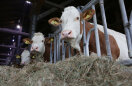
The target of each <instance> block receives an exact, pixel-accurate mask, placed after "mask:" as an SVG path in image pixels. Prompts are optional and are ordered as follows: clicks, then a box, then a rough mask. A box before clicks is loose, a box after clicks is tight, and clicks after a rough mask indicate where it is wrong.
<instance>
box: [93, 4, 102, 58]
mask: <svg viewBox="0 0 132 86" xmlns="http://www.w3.org/2000/svg"><path fill="white" fill-rule="evenodd" d="M92 9H94V10H95V6H94V5H92ZM95 11H96V10H95ZM93 22H94V28H95V31H94V32H95V39H96V50H97V55H98V57H101V51H100V42H99V34H98V28H97V18H96V13H95V14H94V15H93Z"/></svg>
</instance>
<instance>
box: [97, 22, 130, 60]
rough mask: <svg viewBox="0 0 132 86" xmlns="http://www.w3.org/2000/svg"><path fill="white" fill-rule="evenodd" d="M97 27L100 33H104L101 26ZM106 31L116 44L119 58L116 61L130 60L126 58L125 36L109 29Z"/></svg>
mask: <svg viewBox="0 0 132 86" xmlns="http://www.w3.org/2000/svg"><path fill="white" fill-rule="evenodd" d="M97 27H98V29H99V30H100V31H102V32H103V33H104V28H103V26H102V25H99V24H98V25H97ZM107 31H108V34H110V35H112V36H113V37H114V38H115V40H116V42H117V44H118V47H119V49H120V56H119V58H118V59H117V60H126V59H130V58H129V56H128V47H127V43H126V37H125V35H124V34H122V33H119V32H116V31H114V30H111V29H109V28H108V29H107Z"/></svg>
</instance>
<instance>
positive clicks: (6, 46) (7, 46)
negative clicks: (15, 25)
mask: <svg viewBox="0 0 132 86" xmlns="http://www.w3.org/2000/svg"><path fill="white" fill-rule="evenodd" d="M0 47H5V48H16V47H14V46H13V45H3V44H2V45H0Z"/></svg>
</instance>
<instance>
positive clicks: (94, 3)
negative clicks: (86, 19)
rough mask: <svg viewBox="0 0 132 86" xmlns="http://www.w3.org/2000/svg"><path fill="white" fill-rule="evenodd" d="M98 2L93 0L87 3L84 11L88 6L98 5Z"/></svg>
mask: <svg viewBox="0 0 132 86" xmlns="http://www.w3.org/2000/svg"><path fill="white" fill-rule="evenodd" d="M97 3H98V0H91V1H90V2H89V3H87V4H86V5H85V6H84V7H83V9H82V12H84V11H85V10H87V9H88V8H90V7H92V5H96V4H97Z"/></svg>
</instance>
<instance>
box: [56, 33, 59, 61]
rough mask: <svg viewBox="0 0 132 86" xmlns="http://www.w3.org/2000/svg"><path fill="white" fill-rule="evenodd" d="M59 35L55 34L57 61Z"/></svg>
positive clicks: (57, 55)
mask: <svg viewBox="0 0 132 86" xmlns="http://www.w3.org/2000/svg"><path fill="white" fill-rule="evenodd" d="M58 47H59V36H58V35H57V34H56V58H57V61H58V60H59V58H58V57H59V54H58V50H59V48H58Z"/></svg>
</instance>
